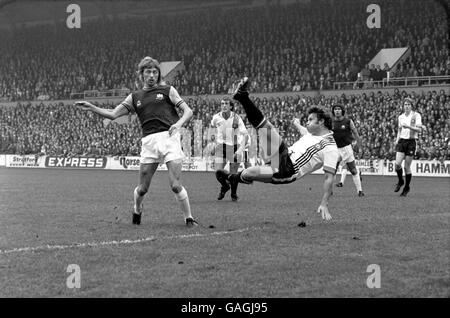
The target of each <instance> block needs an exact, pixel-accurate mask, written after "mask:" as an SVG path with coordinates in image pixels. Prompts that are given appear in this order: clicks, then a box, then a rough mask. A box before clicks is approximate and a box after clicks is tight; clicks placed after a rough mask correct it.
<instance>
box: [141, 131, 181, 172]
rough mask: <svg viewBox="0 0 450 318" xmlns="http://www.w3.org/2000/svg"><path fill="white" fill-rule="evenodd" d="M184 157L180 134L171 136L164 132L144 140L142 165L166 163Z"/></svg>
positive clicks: (151, 135) (146, 137)
mask: <svg viewBox="0 0 450 318" xmlns="http://www.w3.org/2000/svg"><path fill="white" fill-rule="evenodd" d="M184 157H185V155H184V153H183V149H182V148H181V137H180V133H179V132H176V133H174V134H173V135H172V136H169V132H168V131H163V132H159V133H154V134H150V135H148V136H145V137H144V138H142V148H141V159H140V162H141V163H144V164H145V163H156V162H158V163H160V162H161V161H162V162H164V163H166V162H169V161H172V160H178V159H184Z"/></svg>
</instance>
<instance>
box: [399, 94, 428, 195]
mask: <svg viewBox="0 0 450 318" xmlns="http://www.w3.org/2000/svg"><path fill="white" fill-rule="evenodd" d="M412 107H413V100H412V99H411V98H405V100H404V101H403V110H404V113H403V114H401V115H400V116H398V133H397V139H396V140H395V143H396V146H395V151H396V154H395V171H396V172H397V177H398V183H397V184H396V185H395V190H394V191H395V192H398V191H400V188H401V187H402V186H403V185H405V187H404V188H403V191H402V193H401V194H400V196H403V197H406V195H407V194H408V192H409V191H410V183H411V179H412V173H411V162H412V160H413V157H414V154H415V153H416V139H418V138H419V133H420V132H421V131H422V130H423V129H424V127H423V126H422V116H421V115H420V114H419V113H417V112H415V111H414V110H413V109H412ZM403 160H404V161H405V179H406V182H405V181H403V173H402V162H403Z"/></svg>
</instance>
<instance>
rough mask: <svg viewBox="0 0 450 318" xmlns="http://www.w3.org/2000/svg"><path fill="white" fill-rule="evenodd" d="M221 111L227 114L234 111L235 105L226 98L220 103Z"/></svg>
mask: <svg viewBox="0 0 450 318" xmlns="http://www.w3.org/2000/svg"><path fill="white" fill-rule="evenodd" d="M220 111H222V112H224V113H227V112H229V111H234V103H233V101H232V100H231V98H229V97H227V96H226V97H224V98H222V100H221V101H220Z"/></svg>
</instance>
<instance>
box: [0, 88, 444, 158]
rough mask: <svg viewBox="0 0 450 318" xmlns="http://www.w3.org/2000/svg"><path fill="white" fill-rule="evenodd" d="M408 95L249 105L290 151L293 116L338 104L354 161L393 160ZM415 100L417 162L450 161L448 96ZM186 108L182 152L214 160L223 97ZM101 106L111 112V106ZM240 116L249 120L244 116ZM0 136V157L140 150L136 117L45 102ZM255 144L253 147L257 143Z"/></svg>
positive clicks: (22, 113)
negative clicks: (354, 143) (354, 145)
mask: <svg viewBox="0 0 450 318" xmlns="http://www.w3.org/2000/svg"><path fill="white" fill-rule="evenodd" d="M405 96H407V94H406V92H404V91H403V92H400V91H399V90H396V91H395V92H394V94H389V93H387V92H386V93H384V94H383V93H381V92H378V93H373V92H371V93H370V94H369V95H366V94H365V93H363V94H360V93H358V92H356V93H355V94H352V95H349V96H345V95H341V96H338V95H335V96H333V97H328V98H326V97H325V96H323V95H321V96H318V97H314V98H312V97H306V96H304V95H301V94H298V95H295V96H291V95H290V96H288V95H286V96H282V97H276V98H274V97H270V98H266V97H264V98H259V97H255V98H254V101H255V103H256V104H257V105H258V106H259V107H260V108H261V110H262V111H263V113H264V114H266V115H267V116H268V117H270V118H271V121H272V123H273V124H274V125H276V127H277V128H278V129H279V131H280V134H281V135H282V136H283V137H284V138H285V140H286V141H287V143H288V144H289V145H290V144H292V143H293V142H294V141H296V140H297V139H298V137H299V134H298V132H297V131H296V130H295V128H294V127H293V125H292V124H291V121H292V119H293V118H294V117H298V118H300V120H301V122H302V123H303V124H305V121H306V117H305V115H304V114H305V110H306V108H307V107H309V106H311V105H313V104H315V105H322V106H324V107H326V108H328V109H330V108H331V105H332V104H333V103H338V102H339V103H342V104H343V105H345V108H346V111H347V114H348V116H349V117H350V118H352V119H353V120H354V122H355V125H356V127H357V129H358V131H359V134H360V136H361V139H362V144H361V145H360V147H359V148H358V149H356V152H355V154H356V156H357V158H364V159H370V158H383V159H390V160H393V159H394V158H395V149H394V142H395V138H396V135H397V118H398V115H400V113H401V103H402V99H403V98H404V97H405ZM412 97H413V98H414V100H415V101H416V105H417V111H418V112H420V113H421V114H422V121H423V123H424V125H425V126H426V131H425V132H423V133H421V134H420V137H419V141H418V151H417V153H416V156H415V158H416V159H429V160H433V159H436V160H441V161H442V160H450V152H449V143H450V117H449V111H448V110H449V109H450V95H448V94H445V92H444V91H443V90H441V91H440V92H436V91H433V92H428V93H421V94H417V93H412ZM187 103H188V104H189V105H190V106H191V108H192V109H193V111H194V116H193V120H191V121H190V122H189V126H188V127H186V129H187V131H191V133H190V134H183V135H184V138H183V149H184V151H185V153H186V155H188V156H193V155H194V154H198V153H199V152H198V151H200V153H201V152H202V151H203V156H205V157H208V156H211V150H212V149H213V147H211V140H210V136H209V134H208V125H209V123H210V121H211V118H212V116H213V115H214V114H215V113H216V112H218V111H220V98H208V97H195V98H189V99H187ZM100 106H102V107H108V108H113V107H114V106H115V105H112V104H110V105H105V104H104V105H100ZM237 112H238V113H243V111H242V108H241V107H240V106H237ZM242 116H243V118H244V121H245V122H246V120H245V115H242ZM199 128H201V129H202V133H197V134H195V133H193V131H194V129H199ZM0 132H1V139H0V142H1V143H0V152H1V153H10V154H42V155H43V154H46V155H62V156H75V155H86V156H95V155H113V156H118V155H135V156H138V155H139V151H140V138H141V130H140V125H139V123H138V122H137V118H136V117H134V116H133V117H131V116H130V117H128V118H125V120H123V123H118V122H110V121H108V120H104V119H102V118H101V117H100V116H97V115H95V114H92V113H90V112H83V111H81V110H79V109H78V108H76V107H75V106H73V105H72V104H63V103H53V104H52V103H50V104H48V105H47V106H46V105H44V104H43V103H41V104H36V105H29V104H28V103H18V104H17V106H15V107H0ZM186 136H187V138H186ZM255 138H256V137H255V136H254V139H253V140H255ZM253 146H254V147H256V143H255V142H254V143H253ZM195 149H197V153H196V152H195ZM199 149H200V150H199ZM253 149H256V148H253ZM256 153H257V151H254V154H256Z"/></svg>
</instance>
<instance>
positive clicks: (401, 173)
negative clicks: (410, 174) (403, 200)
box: [395, 168, 403, 184]
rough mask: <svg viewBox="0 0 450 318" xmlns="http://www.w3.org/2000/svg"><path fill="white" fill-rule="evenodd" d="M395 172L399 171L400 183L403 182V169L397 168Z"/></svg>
mask: <svg viewBox="0 0 450 318" xmlns="http://www.w3.org/2000/svg"><path fill="white" fill-rule="evenodd" d="M395 172H397V177H398V183H400V184H403V169H402V168H400V169H396V170H395Z"/></svg>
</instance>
